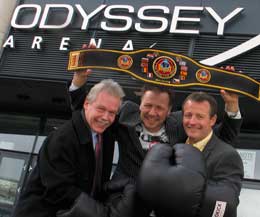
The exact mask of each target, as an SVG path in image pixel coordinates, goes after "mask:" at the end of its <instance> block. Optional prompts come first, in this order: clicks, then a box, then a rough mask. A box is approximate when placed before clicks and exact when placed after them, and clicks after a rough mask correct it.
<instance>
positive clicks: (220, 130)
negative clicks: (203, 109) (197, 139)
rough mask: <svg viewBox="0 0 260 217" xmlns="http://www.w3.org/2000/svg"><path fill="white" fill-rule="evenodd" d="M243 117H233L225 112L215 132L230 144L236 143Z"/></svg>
mask: <svg viewBox="0 0 260 217" xmlns="http://www.w3.org/2000/svg"><path fill="white" fill-rule="evenodd" d="M242 122H243V119H242V118H241V119H233V118H230V117H228V115H227V114H226V113H225V115H224V118H223V121H222V122H221V123H220V124H218V125H216V127H215V128H214V133H215V134H216V135H217V136H218V137H219V138H220V139H221V140H223V141H225V142H226V143H228V144H232V145H233V144H234V143H235V141H236V139H237V138H238V135H239V133H240V129H241V125H242Z"/></svg>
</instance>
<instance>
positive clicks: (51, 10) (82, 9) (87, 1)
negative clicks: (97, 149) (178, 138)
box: [0, 0, 260, 217]
mask: <svg viewBox="0 0 260 217" xmlns="http://www.w3.org/2000/svg"><path fill="white" fill-rule="evenodd" d="M0 4H1V5H0V8H1V10H3V11H6V13H5V15H4V18H5V19H2V17H1V19H2V20H3V21H4V22H3V21H2V23H1V24H0V27H1V44H0V46H1V50H0V55H1V59H0V105H1V106H0V217H7V216H9V215H10V212H11V209H12V207H13V205H14V203H15V201H16V199H17V196H18V195H19V192H20V190H21V189H22V187H23V184H24V182H25V180H26V178H27V176H28V174H29V172H30V170H31V168H32V167H33V166H34V164H35V160H36V158H37V153H38V151H39V148H40V147H41V144H42V142H43V140H44V138H45V137H46V136H47V135H48V133H49V132H50V131H52V130H53V129H55V128H57V127H59V126H60V125H61V124H62V123H64V121H65V120H67V119H69V118H70V116H71V110H70V102H69V98H68V94H67V82H68V81H69V80H70V79H71V78H72V73H71V72H68V71H67V65H68V54H69V52H70V51H72V50H77V49H80V48H81V45H82V44H83V43H87V44H89V43H90V42H92V43H96V45H97V46H98V47H99V48H104V49H115V50H124V51H132V50H139V49H145V48H149V47H153V48H155V49H160V50H165V51H170V52H175V53H178V54H183V55H186V56H189V57H191V58H193V59H195V60H197V61H198V62H202V63H204V64H207V65H213V66H216V67H220V66H226V65H233V66H235V67H236V70H237V71H243V73H245V74H246V75H248V76H251V77H252V78H253V79H255V80H257V81H260V72H259V69H260V48H259V45H260V35H259V34H260V26H259V25H258V23H259V18H260V14H259V10H260V6H259V3H258V1H257V0H249V1H248V0H247V1H246V0H236V1H233V0H232V1H225V0H218V1H215V0H195V1H194V0H185V1H180V0H172V1H168V0H164V1H158V0H150V1H138V0H132V1H128V0H126V1H123V2H122V1H118V0H95V1H91V0H77V1H74V0H72V1H71V0H70V1H69V0H56V1H45V0H21V1H10V4H7V3H6V1H0ZM1 14H2V13H1ZM1 16H2V15H1ZM108 77H109V78H113V79H115V80H116V81H118V82H119V83H120V84H121V85H122V86H123V87H124V89H125V91H126V94H127V96H126V98H127V99H131V100H133V101H136V102H138V101H139V98H138V94H137V93H138V91H139V88H140V87H141V86H142V82H141V81H140V80H137V79H135V78H133V77H131V76H130V75H128V74H125V73H120V72H114V71H109V70H108V71H105V72H104V71H99V70H96V71H94V73H93V74H92V75H91V76H90V78H89V83H88V85H89V86H91V85H93V84H95V83H96V82H98V81H100V80H101V79H103V78H108ZM200 89H203V90H206V91H209V92H210V93H212V94H213V95H214V96H215V97H216V99H217V101H218V103H219V108H220V109H219V110H224V106H223V102H222V100H221V97H220V95H219V90H216V89H205V88H198V87H190V88H180V89H176V90H175V92H176V97H175V101H174V110H178V109H180V108H181V103H182V101H183V99H184V98H185V97H186V96H187V95H188V94H189V93H190V92H192V91H194V90H200ZM240 109H241V113H242V114H243V117H244V122H243V126H242V131H241V135H240V137H239V139H238V141H237V143H236V144H235V146H236V148H237V149H238V150H239V152H240V154H241V157H242V158H243V161H244V166H245V171H246V174H245V181H244V191H243V192H242V195H245V194H247V191H246V189H250V190H249V191H251V190H252V191H253V193H252V194H251V192H250V195H255V193H256V194H260V193H259V192H260V191H257V190H256V189H260V102H259V101H257V100H254V99H251V98H249V97H245V96H242V95H241V97H240ZM222 115H223V113H222V112H220V113H219V117H220V120H221V116H222ZM252 198H253V197H252ZM259 198H260V195H259ZM241 202H243V198H241ZM253 204H255V207H257V206H256V205H260V199H259V201H258V200H257V199H254V201H253ZM251 210H252V209H251ZM242 212H245V210H244V209H243V210H242V209H241V211H240V213H241V214H240V216H241V217H242ZM238 216H239V215H238ZM248 216H249V215H248ZM251 216H252V215H251Z"/></svg>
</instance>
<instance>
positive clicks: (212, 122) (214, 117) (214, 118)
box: [210, 115, 218, 127]
mask: <svg viewBox="0 0 260 217" xmlns="http://www.w3.org/2000/svg"><path fill="white" fill-rule="evenodd" d="M217 118H218V117H217V115H214V116H213V117H211V118H210V120H211V126H212V127H213V126H214V125H215V123H216V122H217Z"/></svg>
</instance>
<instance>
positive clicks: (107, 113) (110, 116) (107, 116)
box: [102, 111, 112, 121]
mask: <svg viewBox="0 0 260 217" xmlns="http://www.w3.org/2000/svg"><path fill="white" fill-rule="evenodd" d="M102 118H103V119H104V120H106V121H110V120H111V118H112V115H111V113H110V112H109V111H105V112H104V114H103V116H102Z"/></svg>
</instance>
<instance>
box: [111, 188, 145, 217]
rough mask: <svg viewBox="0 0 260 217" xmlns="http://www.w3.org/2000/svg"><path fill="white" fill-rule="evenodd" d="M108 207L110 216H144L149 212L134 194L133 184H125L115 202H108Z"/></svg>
mask: <svg viewBox="0 0 260 217" xmlns="http://www.w3.org/2000/svg"><path fill="white" fill-rule="evenodd" d="M109 207H110V210H111V211H110V217H146V216H148V214H149V213H150V210H148V209H146V207H145V206H144V204H143V203H142V201H141V200H140V198H139V196H138V195H137V194H136V187H135V185H134V184H127V185H126V186H125V188H124V191H123V192H122V195H121V198H120V200H119V201H118V202H117V204H115V203H113V204H110V205H109Z"/></svg>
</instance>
